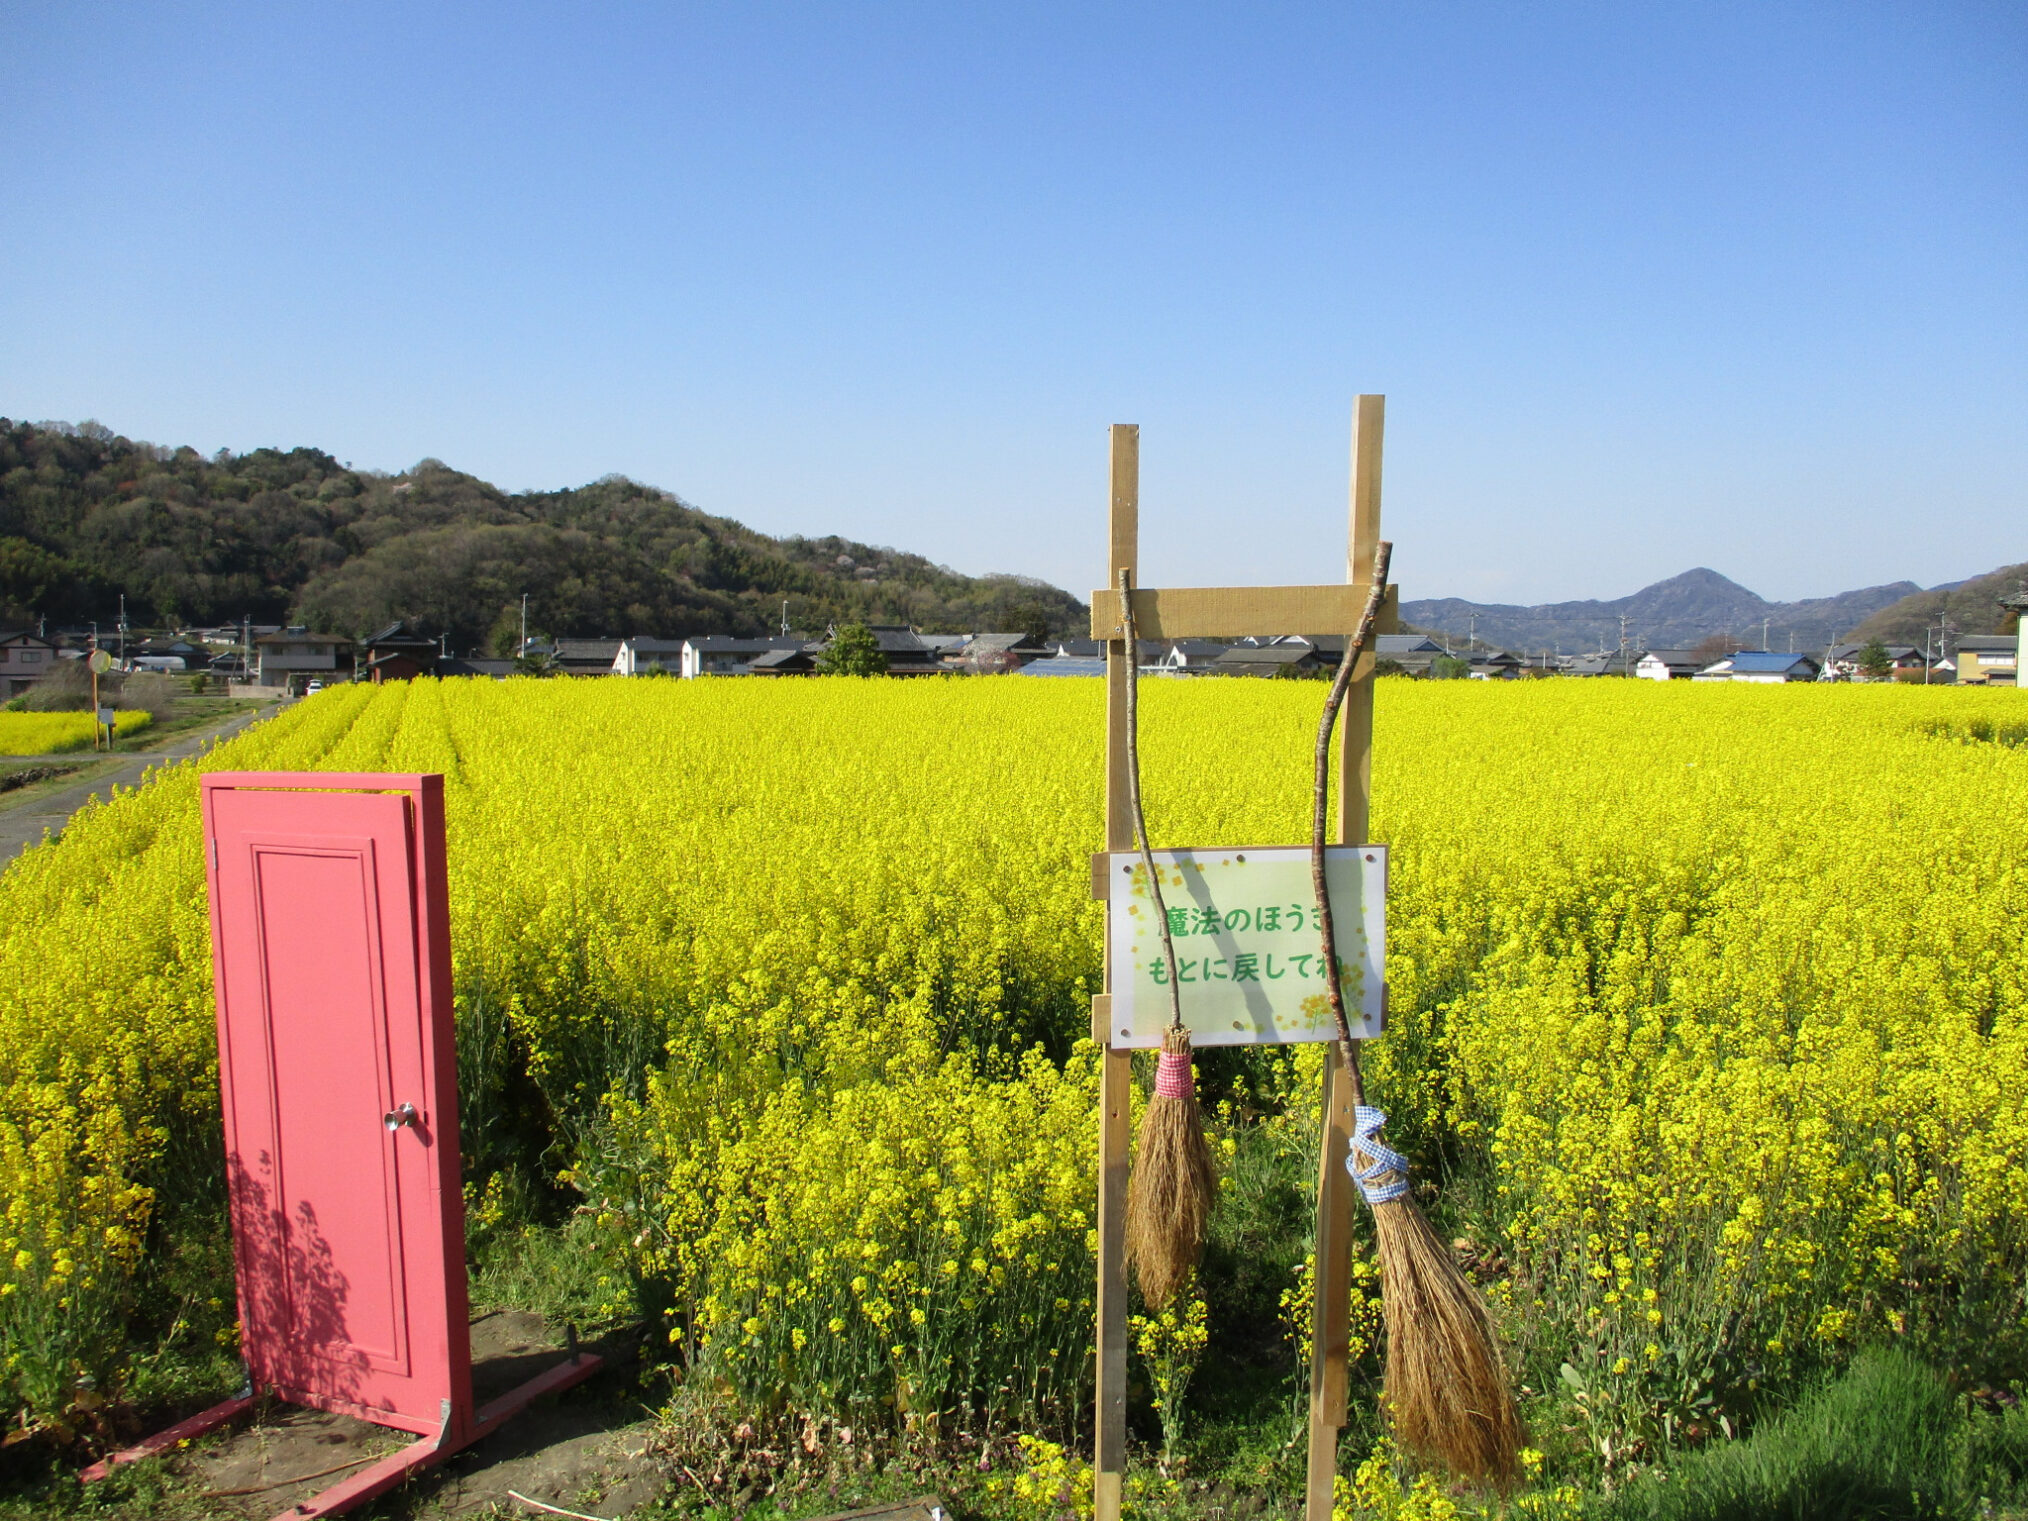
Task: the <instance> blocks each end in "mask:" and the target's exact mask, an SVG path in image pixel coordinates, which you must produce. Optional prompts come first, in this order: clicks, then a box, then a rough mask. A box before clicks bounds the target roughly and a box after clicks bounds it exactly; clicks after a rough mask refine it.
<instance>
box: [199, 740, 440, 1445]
mask: <svg viewBox="0 0 2028 1521" xmlns="http://www.w3.org/2000/svg"><path fill="white" fill-rule="evenodd" d="M336 788H344V789H359V790H345V791H335V790H329V789H336ZM366 789H372V790H366ZM203 794H204V824H205V838H206V846H207V848H206V854H207V857H208V860H207V866H208V868H209V881H210V888H211V926H212V949H213V957H214V964H215V968H216V975H217V997H218V1045H219V1078H220V1084H221V1087H222V1088H223V1090H224V1100H225V1143H226V1166H227V1172H228V1176H229V1178H230V1181H231V1192H232V1209H233V1236H234V1247H235V1256H236V1261H237V1266H238V1272H239V1308H240V1325H241V1331H242V1337H243V1345H244V1348H245V1354H246V1359H247V1366H248V1369H249V1372H250V1374H251V1376H252V1378H253V1381H254V1383H255V1384H256V1385H257V1386H259V1387H264V1388H271V1389H273V1390H274V1391H275V1392H276V1393H278V1394H280V1395H281V1396H282V1397H283V1398H285V1399H289V1400H292V1401H294V1402H296V1403H299V1404H305V1405H312V1406H316V1407H319V1408H322V1409H326V1410H337V1411H345V1412H348V1413H351V1414H354V1415H359V1416H364V1417H365V1418H367V1419H369V1420H373V1421H378V1422H381V1423H382V1424H385V1425H390V1426H397V1427H401V1428H403V1429H406V1430H410V1431H417V1432H422V1433H425V1434H434V1433H436V1432H438V1431H443V1430H445V1429H446V1428H447V1427H454V1428H456V1430H462V1427H463V1425H464V1423H465V1422H466V1420H467V1419H468V1416H469V1412H470V1408H471V1372H470V1363H471V1351H470V1342H469V1333H468V1326H467V1316H466V1299H465V1262H464V1213H463V1207H462V1200H461V1197H460V1193H459V1178H458V1155H457V1150H458V1147H457V1123H458V1122H457V1098H456V1061H455V1054H454V1047H453V1043H452V1031H451V996H450V955H449V933H448V924H447V915H446V906H445V900H446V893H445V877H444V868H443V859H444V858H443V779H442V778H441V777H437V776H420V777H417V776H371V775H369V776H357V775H333V774H301V773H286V774H274V773H252V772H237V773H235V772H215V773H213V774H211V775H209V776H206V777H205V778H203Z"/></svg>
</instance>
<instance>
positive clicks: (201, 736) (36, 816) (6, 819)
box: [0, 704, 273, 865]
mask: <svg viewBox="0 0 2028 1521" xmlns="http://www.w3.org/2000/svg"><path fill="white" fill-rule="evenodd" d="M271 711H273V710H272V709H271V708H269V707H267V706H266V705H265V704H264V705H262V706H261V707H259V708H253V709H250V710H249V711H247V712H245V713H239V714H236V715H234V716H233V717H231V718H228V719H227V720H226V721H225V722H224V723H221V724H214V725H212V726H211V727H210V728H208V729H199V730H195V731H193V732H192V733H189V734H186V735H184V736H183V737H182V738H181V739H178V740H176V741H175V742H174V743H173V744H168V745H164V746H163V747H162V748H161V749H160V750H143V751H141V752H140V753H139V754H135V755H129V756H127V757H126V758H125V759H123V760H122V761H121V762H120V763H119V764H118V765H116V766H113V767H112V768H110V769H109V770H107V771H104V772H102V773H100V774H99V775H97V776H95V777H93V778H92V779H91V780H90V781H88V782H79V783H78V784H77V785H76V786H73V787H62V788H59V789H58V790H57V791H55V792H51V793H47V794H45V795H44V796H42V797H39V798H37V799H35V801H33V802H31V803H23V804H22V805H21V806H20V807H18V808H8V809H4V810H0V865H4V864H5V863H6V862H8V861H11V860H13V859H14V858H15V857H16V856H18V855H20V854H21V852H22V851H24V850H26V849H27V848H28V847H29V846H31V845H36V844H39V843H41V840H42V836H43V832H44V831H45V830H46V831H48V832H49V833H50V834H52V835H56V834H61V833H62V832H63V826H64V825H65V824H68V823H69V822H70V816H71V815H72V814H73V813H76V812H77V811H78V809H80V808H82V807H84V805H85V804H86V803H87V802H88V801H90V800H91V799H92V798H93V797H101V798H110V797H111V796H112V795H113V788H114V787H132V786H134V785H136V784H137V783H139V781H140V780H141V775H142V773H143V772H145V771H147V770H149V769H150V768H152V767H155V766H161V765H168V764H171V763H173V762H176V761H179V760H184V759H187V758H188V757H190V756H192V755H196V754H198V753H199V752H201V751H203V750H205V749H207V748H209V747H210V746H211V745H212V744H214V743H216V742H217V741H219V740H222V739H226V738H229V737H230V736H232V735H234V734H237V733H239V731H240V730H241V729H244V728H245V727H246V726H247V725H248V724H250V723H252V722H253V721H254V720H255V719H256V718H259V717H261V716H262V715H263V714H265V713H268V712H271ZM75 756H76V752H72V753H71V754H69V755H38V756H35V757H33V758H34V759H35V760H38V761H49V762H51V763H53V764H57V765H61V764H63V763H64V762H66V761H69V760H72V759H74V758H75Z"/></svg>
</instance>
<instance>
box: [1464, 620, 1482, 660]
mask: <svg viewBox="0 0 2028 1521" xmlns="http://www.w3.org/2000/svg"><path fill="white" fill-rule="evenodd" d="M1478 647H1479V615H1478V614H1477V613H1476V612H1475V613H1473V614H1471V616H1470V618H1469V619H1468V620H1467V621H1466V623H1465V658H1466V659H1467V660H1469V659H1471V658H1472V651H1473V650H1475V649H1477V648H1478Z"/></svg>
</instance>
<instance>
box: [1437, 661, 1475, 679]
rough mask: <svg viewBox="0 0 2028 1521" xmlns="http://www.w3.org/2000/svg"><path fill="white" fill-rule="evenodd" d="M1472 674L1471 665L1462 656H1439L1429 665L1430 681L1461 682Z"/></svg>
mask: <svg viewBox="0 0 2028 1521" xmlns="http://www.w3.org/2000/svg"><path fill="white" fill-rule="evenodd" d="M1471 674H1472V663H1471V661H1469V660H1467V659H1465V658H1464V657H1463V656H1462V655H1439V656H1437V657H1436V659H1434V660H1432V661H1431V662H1430V663H1429V679H1430V680H1431V681H1463V680H1464V679H1465V678H1466V677H1467V676H1469V675H1471Z"/></svg>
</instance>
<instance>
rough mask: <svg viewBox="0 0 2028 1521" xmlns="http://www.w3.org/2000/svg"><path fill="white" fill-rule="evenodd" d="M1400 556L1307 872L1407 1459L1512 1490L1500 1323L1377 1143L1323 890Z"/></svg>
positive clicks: (1318, 800)
mask: <svg viewBox="0 0 2028 1521" xmlns="http://www.w3.org/2000/svg"><path fill="white" fill-rule="evenodd" d="M1393 553H1394V546H1393V545H1391V544H1387V543H1382V544H1381V545H1380V546H1379V548H1378V550H1377V552H1376V553H1375V554H1374V556H1373V582H1372V585H1371V587H1370V588H1369V590H1368V593H1367V597H1366V607H1365V610H1364V611H1363V612H1362V613H1361V615H1360V618H1359V627H1358V631H1357V632H1356V633H1355V634H1354V636H1353V637H1352V638H1351V639H1350V640H1348V641H1347V642H1346V645H1345V656H1344V659H1343V660H1342V661H1340V662H1339V665H1338V674H1337V676H1336V678H1335V679H1334V680H1333V681H1332V683H1331V691H1330V695H1329V696H1328V697H1327V698H1326V699H1325V701H1324V716H1323V721H1322V722H1321V724H1320V725H1319V726H1318V729H1317V775H1316V787H1315V792H1314V800H1315V816H1314V819H1313V823H1312V828H1311V834H1310V873H1311V877H1312V880H1313V881H1314V883H1315V885H1316V892H1317V918H1318V920H1319V921H1320V923H1321V925H1322V929H1323V939H1324V965H1325V967H1326V969H1327V970H1326V973H1325V978H1326V981H1327V982H1328V984H1329V987H1330V995H1331V1013H1332V1014H1333V1016H1335V1018H1336V1019H1337V1022H1338V1049H1339V1051H1340V1052H1341V1053H1342V1054H1343V1056H1344V1059H1345V1075H1346V1079H1347V1081H1349V1082H1350V1083H1351V1085H1352V1103H1353V1105H1354V1115H1355V1124H1354V1133H1353V1139H1352V1155H1350V1156H1348V1157H1347V1158H1346V1159H1345V1166H1346V1168H1347V1170H1348V1171H1350V1172H1351V1174H1352V1176H1353V1178H1354V1179H1356V1180H1357V1182H1358V1184H1359V1191H1360V1192H1361V1193H1362V1194H1364V1195H1365V1197H1366V1202H1367V1204H1368V1205H1369V1206H1370V1207H1371V1209H1372V1210H1373V1236H1374V1241H1375V1243H1376V1245H1377V1247H1378V1251H1379V1257H1380V1285H1381V1302H1382V1305H1383V1307H1384V1309H1385V1312H1386V1318H1387V1403H1388V1406H1389V1407H1390V1410H1391V1413H1392V1417H1393V1425H1394V1434H1395V1437H1396V1439H1397V1440H1398V1441H1399V1442H1400V1443H1401V1445H1402V1446H1403V1447H1404V1448H1406V1449H1407V1450H1408V1451H1410V1452H1412V1453H1414V1454H1415V1455H1416V1456H1418V1457H1420V1458H1423V1459H1424V1460H1426V1461H1428V1460H1434V1461H1436V1462H1440V1463H1442V1464H1444V1465H1445V1466H1446V1467H1448V1468H1449V1469H1450V1470H1451V1471H1452V1472H1453V1473H1457V1474H1460V1475H1462V1476H1464V1477H1466V1478H1471V1479H1490V1480H1492V1481H1493V1482H1494V1483H1496V1484H1500V1485H1503V1486H1504V1485H1505V1484H1507V1483H1508V1482H1510V1481H1511V1480H1512V1479H1513V1477H1514V1475H1515V1471H1516V1465H1517V1461H1518V1455H1519V1452H1520V1447H1521V1420H1520V1417H1519V1415H1518V1414H1517V1413H1516V1411H1515V1409H1514V1396H1513V1394H1512V1393H1511V1392H1510V1391H1509V1389H1508V1386H1507V1370H1506V1368H1505V1367H1504V1366H1503V1365H1502V1363H1501V1360H1500V1351H1499V1347H1498V1344H1497V1343H1496V1342H1495V1340H1494V1336H1493V1321H1492V1317H1491V1316H1490V1315H1489V1314H1488V1313H1487V1311H1486V1306H1485V1302H1484V1301H1483V1300H1482V1299H1481V1298H1480V1297H1479V1292H1478V1290H1477V1289H1475V1288H1474V1287H1473V1286H1472V1284H1471V1281H1470V1280H1469V1279H1467V1278H1466V1277H1465V1275H1464V1273H1463V1272H1462V1271H1461V1270H1460V1269H1459V1267H1458V1265H1457V1262H1456V1260H1455V1259H1454V1258H1453V1257H1452V1256H1451V1254H1450V1251H1449V1249H1448V1248H1447V1247H1446V1246H1445V1245H1444V1242H1443V1240H1442V1238H1441V1237H1439V1236H1438V1235H1437V1233H1436V1232H1435V1230H1433V1229H1432V1228H1431V1227H1430V1223H1429V1221H1428V1219H1427V1218H1425V1216H1424V1215H1423V1212H1422V1211H1421V1210H1420V1209H1419V1208H1417V1207H1416V1203H1415V1201H1414V1199H1412V1198H1410V1197H1409V1192H1408V1159H1407V1158H1406V1157H1404V1156H1402V1155H1401V1153H1400V1152H1398V1151H1396V1150H1394V1149H1393V1148H1392V1147H1390V1146H1388V1145H1386V1144H1385V1143H1384V1142H1382V1141H1381V1140H1380V1137H1379V1131H1380V1127H1381V1126H1382V1125H1384V1124H1385V1123H1386V1122H1387V1116H1386V1115H1385V1114H1383V1113H1381V1111H1380V1110H1378V1109H1372V1108H1368V1107H1367V1104H1366V1088H1365V1084H1364V1082H1362V1081H1361V1078H1360V1072H1359V1046H1358V1043H1357V1042H1355V1041H1354V1040H1353V1039H1352V1027H1351V1025H1350V1023H1349V1022H1348V1021H1347V1019H1346V1016H1345V993H1344V989H1343V988H1341V987H1340V986H1339V973H1338V946H1337V939H1336V936H1335V934H1334V932H1333V928H1332V924H1331V898H1330V894H1329V892H1328V891H1327V890H1326V887H1325V881H1324V841H1325V817H1324V816H1325V800H1326V796H1327V790H1328V783H1329V778H1330V763H1331V731H1332V729H1333V728H1334V727H1335V726H1336V725H1337V722H1338V709H1339V708H1340V707H1341V706H1342V705H1343V703H1344V701H1345V691H1346V688H1347V687H1349V686H1350V685H1351V683H1352V668H1353V666H1354V665H1356V664H1357V663H1358V660H1359V656H1360V654H1361V653H1362V652H1363V651H1364V649H1365V646H1366V641H1367V639H1368V638H1369V637H1370V636H1371V634H1372V632H1373V620H1374V618H1375V616H1376V615H1377V614H1378V613H1379V611H1380V599H1381V596H1382V594H1383V592H1384V590H1385V588H1386V586H1387V567H1388V561H1389V559H1391V558H1392V556H1393ZM1362 1163H1363V1165H1362Z"/></svg>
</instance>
